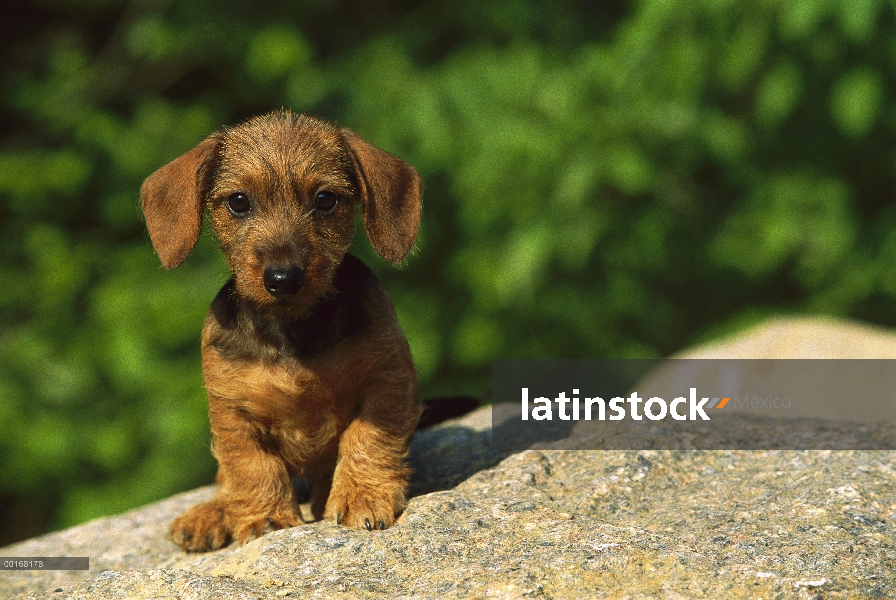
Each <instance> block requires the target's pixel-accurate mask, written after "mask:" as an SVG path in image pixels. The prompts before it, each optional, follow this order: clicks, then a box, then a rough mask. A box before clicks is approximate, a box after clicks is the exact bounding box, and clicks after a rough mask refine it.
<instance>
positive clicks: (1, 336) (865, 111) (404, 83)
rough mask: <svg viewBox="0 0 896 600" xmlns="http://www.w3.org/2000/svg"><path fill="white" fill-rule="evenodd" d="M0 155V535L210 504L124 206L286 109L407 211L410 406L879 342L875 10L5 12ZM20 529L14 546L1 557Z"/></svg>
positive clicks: (889, 277)
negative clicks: (766, 326) (496, 365)
mask: <svg viewBox="0 0 896 600" xmlns="http://www.w3.org/2000/svg"><path fill="white" fill-rule="evenodd" d="M13 4H15V5H16V7H17V8H18V9H20V11H21V12H22V13H23V14H26V15H28V18H27V19H23V20H22V21H21V22H19V24H17V26H16V27H17V28H16V29H9V28H8V31H7V32H6V33H7V35H6V36H4V38H3V41H2V42H0V43H2V45H3V52H4V56H8V57H9V59H8V60H6V61H4V62H5V71H4V73H3V88H2V89H3V91H2V101H3V105H2V106H3V109H2V110H3V113H2V118H0V122H2V129H0V131H2V138H0V249H2V252H0V281H2V282H3V288H2V291H0V432H2V433H0V482H2V483H0V510H2V511H4V512H3V517H2V519H0V531H3V530H5V531H8V532H11V533H8V534H7V539H12V538H13V537H16V536H22V535H28V534H33V533H35V530H36V529H40V528H45V527H61V526H66V525H70V524H72V523H76V522H79V521H81V520H84V519H88V518H91V517H95V516H99V515H102V514H107V513H110V512H113V511H118V510H123V509H125V508H128V507H131V506H135V505H138V504H141V503H144V502H148V501H151V500H153V499H157V498H160V497H163V496H165V495H168V494H170V493H172V492H174V491H178V490H182V489H187V488H189V487H191V486H195V485H198V484H200V483H205V482H208V481H210V480H211V477H212V473H213V472H214V464H213V461H212V459H211V457H210V454H209V451H208V429H207V417H206V414H205V399H204V392H203V389H202V382H201V375H200V364H199V348H198V338H199V331H200V328H201V323H202V319H203V315H204V312H205V310H206V308H207V306H208V304H209V302H210V301H211V299H212V297H213V296H214V294H215V293H216V291H217V289H218V288H219V287H220V285H221V284H222V283H223V282H224V281H225V280H226V278H227V274H226V268H225V267H224V264H223V261H222V260H221V258H220V256H219V255H218V252H217V250H216V249H215V247H214V243H213V240H211V238H210V236H206V237H204V238H203V240H202V241H201V242H200V244H199V246H198V247H197V249H196V251H195V252H194V254H193V255H192V256H191V257H190V258H189V259H188V260H187V261H186V263H185V264H183V265H181V266H180V267H178V268H177V269H176V270H174V271H171V272H163V271H162V270H161V269H160V267H159V263H158V260H157V258H156V257H155V256H154V255H153V253H152V249H151V246H150V244H149V242H148V237H147V235H146V233H145V232H144V229H143V224H142V219H141V216H140V214H139V208H138V201H137V200H138V198H137V196H138V189H139V186H140V183H141V181H142V180H143V178H144V177H146V176H147V175H148V174H149V173H151V172H152V171H153V170H154V169H156V168H158V167H159V166H161V165H163V164H164V163H166V162H167V161H169V160H171V159H172V158H174V157H176V156H178V155H179V154H181V153H182V152H184V151H186V150H188V149H189V148H191V147H192V146H193V145H195V144H196V143H197V142H198V141H199V140H200V139H201V138H202V137H203V136H205V135H207V134H208V133H210V132H211V131H213V130H214V129H216V128H217V127H219V126H221V125H224V124H230V123H234V122H238V121H240V120H242V119H245V118H248V117H249V116H252V115H253V114H257V113H260V112H265V111H269V110H272V109H277V108H281V107H286V108H291V109H293V110H296V111H306V112H310V113H313V114H317V115H319V116H323V117H326V118H330V119H334V120H336V121H338V122H339V123H340V124H342V125H345V126H347V127H350V128H352V129H354V130H355V131H356V132H357V133H359V134H360V135H362V136H364V137H366V138H367V139H369V140H371V141H372V142H374V143H376V144H377V145H379V146H381V147H383V148H385V149H387V150H389V151H392V152H394V153H396V154H398V155H399V156H401V157H403V158H404V159H406V160H407V161H408V162H410V163H412V164H414V165H415V166H416V167H417V168H418V169H419V171H420V172H421V174H422V175H423V178H424V180H425V183H426V188H425V201H424V221H423V226H422V230H421V234H420V238H419V240H418V249H417V252H416V254H415V255H414V256H413V257H412V258H411V259H410V260H409V262H408V264H407V266H406V267H404V268H403V269H401V270H395V269H393V268H392V267H390V266H388V265H386V264H384V263H383V262H382V261H380V260H379V259H377V258H376V257H375V255H374V254H373V251H372V250H371V249H370V247H369V245H368V244H367V242H366V240H364V239H363V237H362V236H361V235H360V234H359V236H358V237H357V238H356V242H355V249H354V251H355V252H356V253H358V254H359V255H360V256H361V257H362V258H363V259H364V260H365V261H366V262H368V264H370V265H371V266H372V267H373V268H374V270H375V271H376V272H377V273H378V275H379V276H380V277H381V278H382V279H383V281H384V283H385V284H386V286H387V288H388V289H389V291H390V294H391V296H392V298H393V300H394V303H395V305H396V308H397V310H398V313H399V317H400V319H401V321H402V324H403V326H404V328H405V330H406V332H407V334H408V338H409V340H410V343H411V347H412V350H413V352H414V355H415V359H416V361H417V365H418V368H419V372H420V376H421V384H422V385H421V389H422V392H423V395H425V396H426V395H435V394H442V393H449V394H458V393H471V394H476V395H479V394H482V393H483V392H485V390H486V389H487V387H488V378H489V372H490V360H491V359H492V358H507V357H535V358H539V357H545V358H546V357H643V356H662V355H666V354H668V353H670V352H673V351H675V350H678V349H680V348H682V347H684V346H686V345H688V344H689V343H691V342H693V341H694V340H697V339H705V337H706V336H709V335H712V334H713V332H721V331H728V330H730V329H731V328H732V327H738V326H742V325H744V324H747V323H749V322H752V321H754V320H755V319H757V318H761V317H762V316H766V315H769V314H773V313H776V312H777V313H781V312H816V313H825V314H833V315H844V316H851V317H856V318H862V319H866V320H869V321H872V322H876V323H881V324H886V325H896V269H894V268H892V265H893V264H894V260H896V211H894V209H893V208H892V203H891V197H892V194H893V190H894V188H896V186H894V184H896V172H894V170H896V155H894V151H893V148H892V144H891V140H892V139H894V134H896V105H894V98H893V93H892V90H894V89H896V81H894V75H893V73H896V30H894V19H893V11H892V7H891V6H889V5H888V3H887V2H885V1H884V0H861V1H858V0H812V1H808V0H804V1H796V0H792V1H778V0H775V1H773V0H744V1H742V2H733V1H730V0H693V1H690V2H685V1H683V0H682V1H674V0H632V1H631V2H622V0H619V1H618V2H605V3H595V6H591V5H586V4H583V3H575V2H571V1H568V0H558V1H557V2H554V3H551V4H547V3H543V2H536V1H535V0H502V1H500V2H486V3H480V2H473V1H472V0H469V1H461V2H451V3H449V2H444V1H439V0H427V1H414V2H411V1H409V0H393V1H391V2H387V3H382V4H371V3H363V2H360V1H359V0H343V1H341V2H328V1H325V0H305V1H303V2H297V1H289V0H280V1H275V2H271V3H264V4H263V5H258V6H252V7H250V6H249V5H247V4H246V3H239V2H232V1H224V2H214V3H212V2H210V1H209V0H195V1H192V2H163V3H156V2H149V1H142V0H135V1H132V2H128V3H125V2H122V1H120V0H92V1H90V2H87V1H84V0H82V1H80V2H61V1H58V0H42V1H41V2H40V3H35V4H34V5H30V4H20V3H16V2H14V3H13ZM16 527H18V529H16Z"/></svg>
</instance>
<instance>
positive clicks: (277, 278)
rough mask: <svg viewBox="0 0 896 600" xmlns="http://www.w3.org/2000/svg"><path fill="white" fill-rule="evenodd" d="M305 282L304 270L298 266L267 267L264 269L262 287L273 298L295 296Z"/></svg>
mask: <svg viewBox="0 0 896 600" xmlns="http://www.w3.org/2000/svg"><path fill="white" fill-rule="evenodd" d="M304 284H305V272H304V271H302V269H300V268H298V267H279V266H278V267H268V268H267V269H265V270H264V289H266V290H267V291H268V293H269V294H270V295H271V296H273V297H275V298H285V297H286V296H295V295H296V294H298V293H299V290H301V289H302V286H303V285H304Z"/></svg>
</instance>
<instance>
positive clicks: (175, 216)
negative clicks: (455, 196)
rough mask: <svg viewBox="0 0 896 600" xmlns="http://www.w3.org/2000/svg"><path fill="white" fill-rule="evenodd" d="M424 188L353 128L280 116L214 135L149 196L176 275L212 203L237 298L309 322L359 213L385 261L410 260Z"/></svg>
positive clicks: (155, 238)
mask: <svg viewBox="0 0 896 600" xmlns="http://www.w3.org/2000/svg"><path fill="white" fill-rule="evenodd" d="M420 187H421V186H420V177H419V176H418V175H417V172H416V171H415V170H414V169H413V168H412V167H411V166H410V165H407V164H406V163H404V162H402V161H401V160H399V159H398V158H396V157H394V156H392V155H391V154H388V153H386V152H384V151H382V150H380V149H378V148H376V147H375V146H373V145H371V144H370V143H368V142H366V141H364V140H363V139H361V138H359V137H358V136H356V135H355V134H354V133H352V132H351V131H348V130H346V129H340V128H338V127H336V126H334V125H332V124H330V123H327V122H325V121H321V120H319V119H315V118H312V117H309V116H306V115H294V114H292V113H288V112H278V113H272V114H269V115H265V116H262V117H257V118H255V119H252V120H250V121H248V122H246V123H244V124H242V125H239V126H237V127H233V128H228V129H224V130H222V131H220V132H218V133H215V134H212V135H211V136H209V137H208V138H206V139H205V140H203V141H202V142H201V143H200V144H199V145H198V146H196V147H195V148H193V149H192V150H190V151H189V152H187V153H186V154H184V155H183V156H181V157H179V158H177V159H175V160H174V161H172V162H170V163H169V164H167V165H165V166H164V167H162V168H161V169H159V170H158V171H156V172H155V173H153V174H152V175H150V176H149V177H148V178H147V179H146V181H145V182H144V183H143V186H142V187H141V189H140V197H141V202H142V205H143V213H144V215H145V217H146V225H147V228H148V229H149V235H150V237H151V238H152V243H153V246H154V247H155V249H156V252H157V253H158V255H159V257H160V258H161V259H162V264H163V265H164V266H165V267H166V268H168V269H171V268H174V267H176V266H177V265H179V264H180V263H181V262H182V261H183V260H184V259H185V258H186V257H187V255H189V254H190V252H191V251H192V249H193V246H194V245H195V244H196V241H197V239H198V238H199V232H200V230H201V226H202V216H203V213H204V210H205V208H206V207H208V209H209V213H210V215H211V220H212V224H213V227H214V230H215V233H216V235H217V237H218V241H219V244H220V246H221V249H222V250H223V252H224V255H225V257H226V259H227V264H228V266H229V267H230V270H231V272H232V273H233V275H234V278H235V280H236V292H237V294H238V295H239V296H240V297H242V298H244V299H246V300H247V301H250V302H252V303H253V304H255V305H256V306H258V307H260V308H265V309H269V310H272V311H287V312H290V313H296V314H302V313H304V312H306V311H307V310H308V309H309V308H310V307H311V305H312V304H313V303H314V301H315V300H316V299H317V298H319V297H321V296H322V295H324V294H326V293H327V292H328V291H329V290H330V289H331V286H332V281H333V275H334V273H335V271H336V268H337V267H338V266H339V263H340V262H341V261H342V258H343V256H344V255H345V252H346V251H347V249H348V246H349V243H350V242H351V238H352V233H353V231H354V223H353V221H354V216H353V215H354V207H355V205H361V207H362V210H363V214H364V228H365V230H366V231H367V235H368V237H369V238H370V242H371V244H372V246H373V248H374V250H376V252H377V254H379V255H380V256H381V257H383V258H384V259H386V260H388V261H390V262H393V263H398V262H401V261H402V260H403V259H404V258H405V257H406V256H407V254H408V252H410V250H411V247H412V246H413V244H414V239H415V238H416V236H417V229H418V227H419V224H420Z"/></svg>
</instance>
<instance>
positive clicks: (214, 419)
mask: <svg viewBox="0 0 896 600" xmlns="http://www.w3.org/2000/svg"><path fill="white" fill-rule="evenodd" d="M209 404H210V410H209V417H210V421H211V424H212V435H213V439H214V444H213V449H214V454H215V457H216V458H217V459H218V465H219V466H218V477H217V483H218V493H217V495H216V496H215V497H214V498H213V499H212V500H210V501H208V502H204V503H202V504H199V505H197V506H194V507H193V508H191V509H190V510H188V511H187V512H186V513H184V514H183V515H181V516H180V517H178V518H177V519H175V521H174V523H172V524H171V530H170V534H171V539H172V540H174V542H176V543H178V544H180V545H181V547H183V549H184V550H187V551H190V552H203V551H207V550H216V549H218V548H221V547H222V546H225V545H227V544H228V543H229V542H230V541H231V540H236V541H238V542H240V543H245V542H247V541H249V540H251V539H254V538H256V537H259V536H261V535H263V534H264V533H266V532H268V531H273V530H276V529H283V528H286V527H293V526H296V525H300V524H302V523H304V521H303V520H302V516H301V512H300V511H299V508H298V506H297V504H296V502H295V499H294V497H293V493H292V486H291V484H290V479H289V475H288V473H287V470H286V466H285V465H284V463H283V461H282V459H280V458H279V457H278V456H276V455H275V454H273V453H271V452H270V450H271V449H270V448H267V447H266V446H265V444H266V443H269V440H265V437H264V432H263V431H260V430H259V429H258V428H256V427H252V426H250V425H248V424H247V422H246V419H245V416H244V415H239V414H236V411H234V410H232V409H229V408H221V407H220V404H221V403H220V402H216V401H215V399H213V398H209Z"/></svg>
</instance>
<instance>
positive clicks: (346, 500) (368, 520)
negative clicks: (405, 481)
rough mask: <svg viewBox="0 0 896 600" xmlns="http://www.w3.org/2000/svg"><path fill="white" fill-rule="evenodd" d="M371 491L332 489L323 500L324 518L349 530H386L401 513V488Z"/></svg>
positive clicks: (365, 489) (400, 486)
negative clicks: (324, 507) (349, 528)
mask: <svg viewBox="0 0 896 600" xmlns="http://www.w3.org/2000/svg"><path fill="white" fill-rule="evenodd" d="M384 487H385V488H386V489H382V488H381V489H378V490H372V489H368V488H359V487H352V486H334V487H333V489H332V491H331V492H330V498H329V499H328V500H327V507H326V511H325V517H326V518H328V519H332V520H334V521H336V523H338V524H339V525H344V526H346V527H351V528H353V529H366V530H368V531H371V530H374V529H387V528H389V527H391V526H392V524H393V523H395V519H396V518H397V517H398V515H400V514H401V511H402V510H404V505H405V490H404V485H392V486H389V485H387V486H384Z"/></svg>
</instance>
